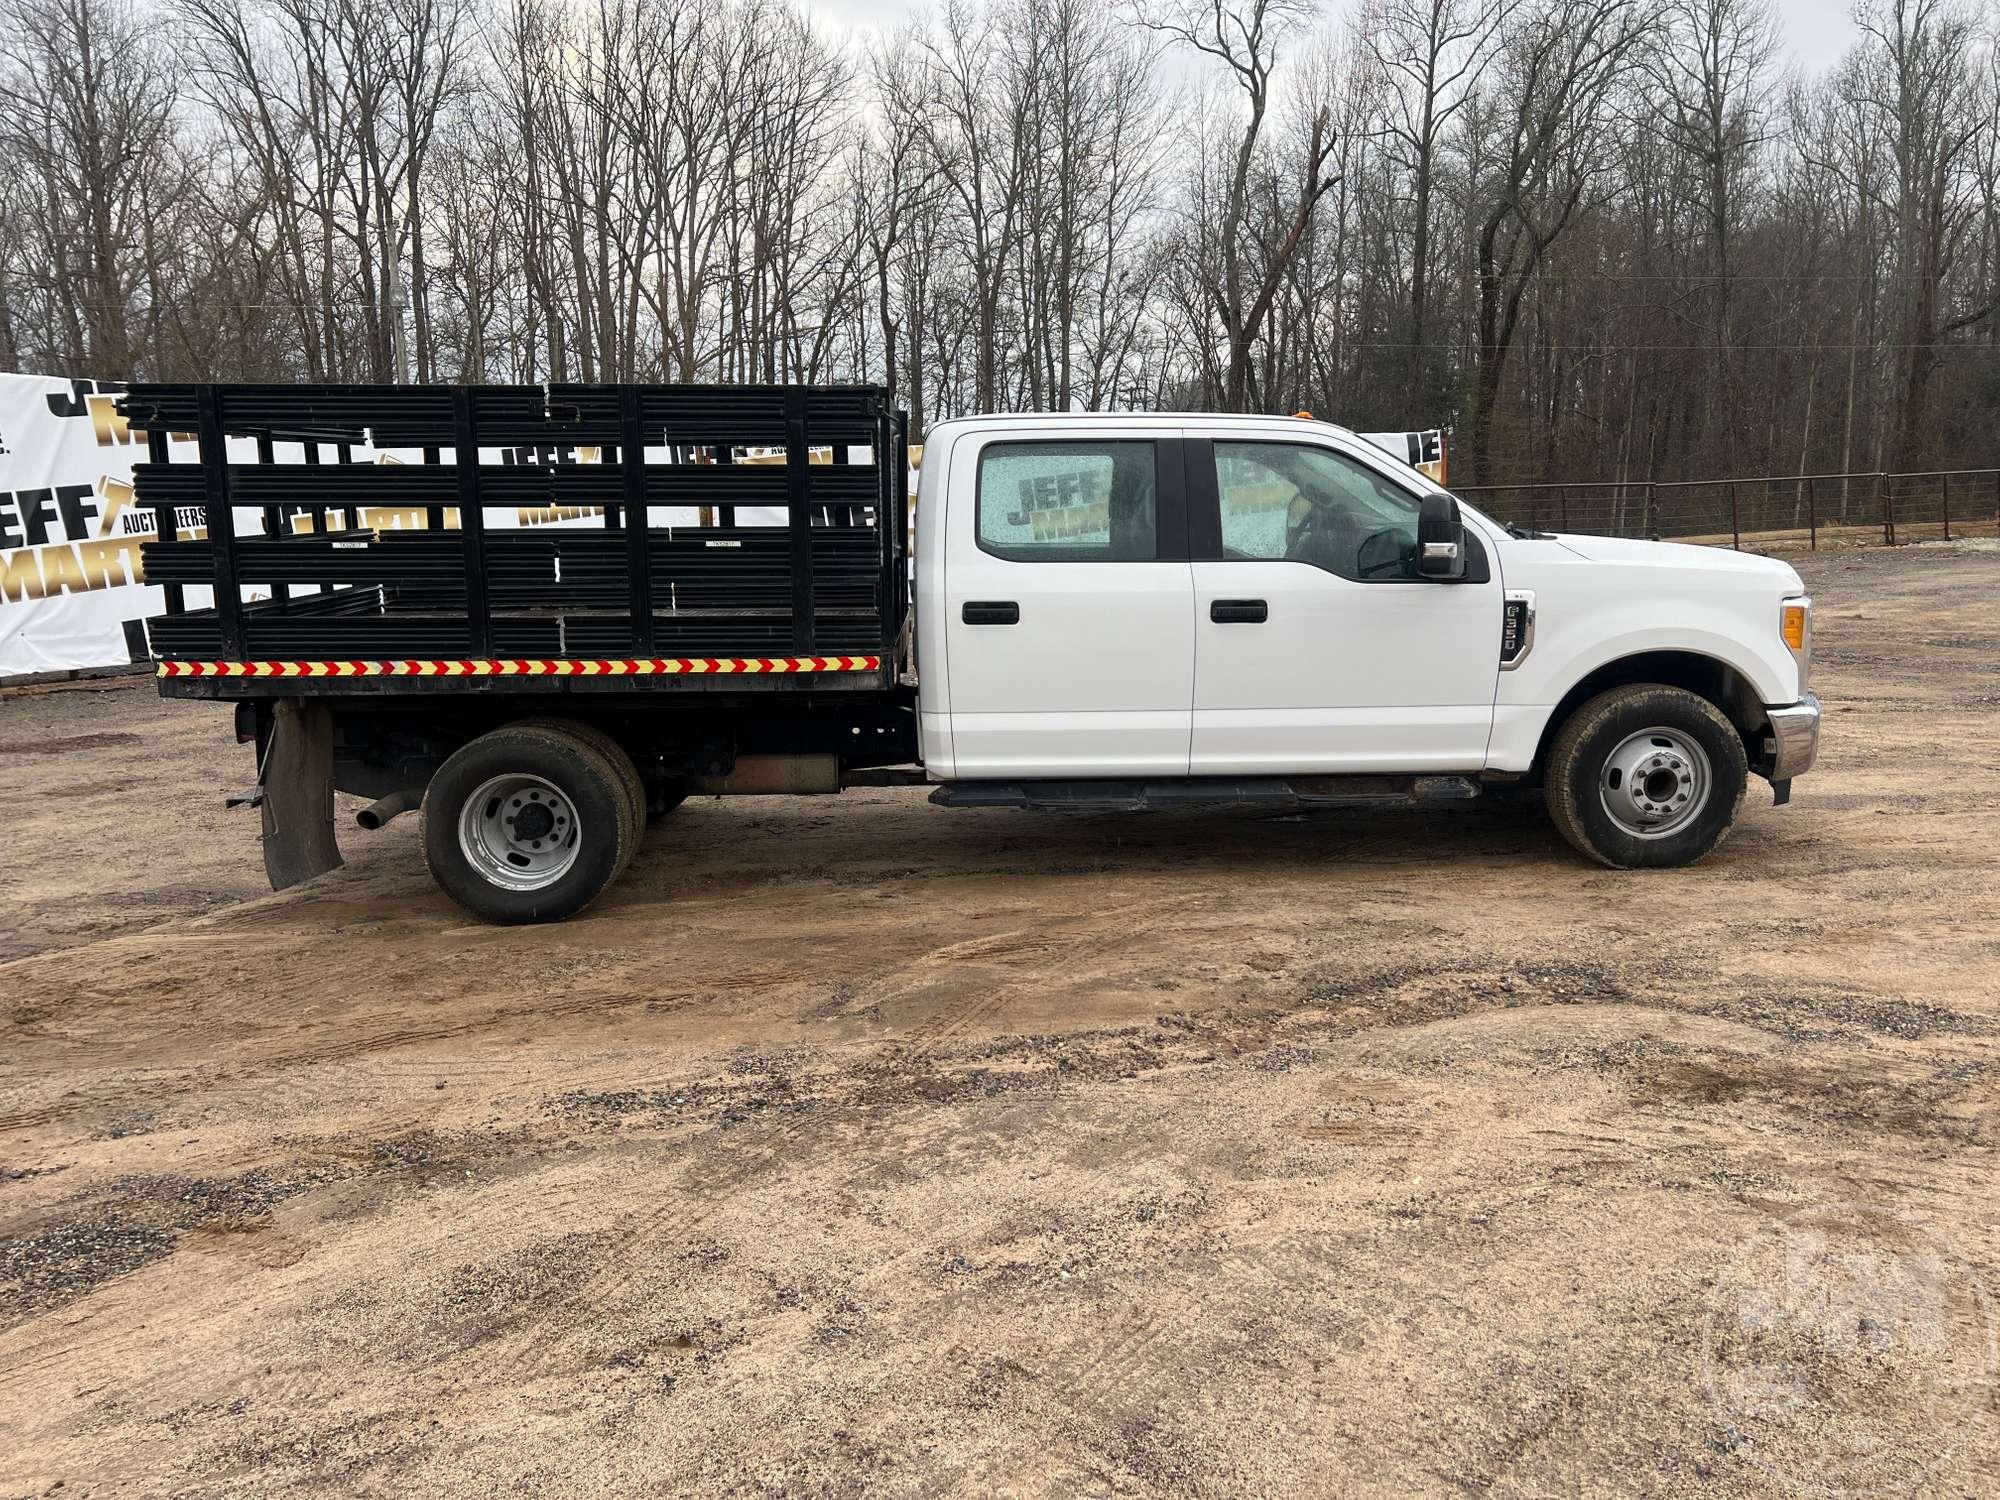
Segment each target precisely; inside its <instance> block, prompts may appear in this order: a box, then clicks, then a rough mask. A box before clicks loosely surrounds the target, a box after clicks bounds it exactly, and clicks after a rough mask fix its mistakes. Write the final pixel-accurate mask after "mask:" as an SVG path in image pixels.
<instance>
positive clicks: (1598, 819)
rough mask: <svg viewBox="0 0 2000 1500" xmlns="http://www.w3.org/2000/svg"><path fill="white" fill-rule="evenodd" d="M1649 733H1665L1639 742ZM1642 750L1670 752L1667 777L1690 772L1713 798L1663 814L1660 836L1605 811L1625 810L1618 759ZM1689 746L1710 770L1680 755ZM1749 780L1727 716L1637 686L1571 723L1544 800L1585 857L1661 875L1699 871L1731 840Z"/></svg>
mask: <svg viewBox="0 0 2000 1500" xmlns="http://www.w3.org/2000/svg"><path fill="white" fill-rule="evenodd" d="M1650 730H1659V731H1664V733H1663V734H1661V735H1660V736H1659V737H1657V738H1649V739H1647V740H1645V741H1643V742H1641V737H1643V736H1647V732H1648V731H1650ZM1635 742H1639V743H1650V744H1653V745H1657V746H1660V747H1662V750H1663V752H1664V754H1665V756H1666V758H1667V759H1668V761H1669V762H1670V768H1669V769H1671V766H1672V765H1684V769H1683V770H1682V771H1681V772H1680V773H1678V774H1680V775H1681V776H1683V777H1684V778H1686V780H1685V785H1686V786H1687V788H1688V789H1689V790H1690V791H1691V792H1692V791H1695V790H1696V786H1697V782H1698V781H1700V780H1701V779H1703V778H1705V787H1706V792H1705V796H1701V797H1700V800H1698V801H1691V802H1690V804H1689V809H1688V811H1687V812H1685V813H1680V814H1676V813H1673V812H1668V813H1665V814H1663V815H1662V816H1663V819H1664V820H1663V821H1662V823H1661V824H1660V825H1659V831H1657V832H1648V833H1643V834H1642V833H1637V832H1634V831H1633V827H1632V824H1630V823H1628V822H1623V821H1621V820H1620V818H1619V817H1616V816H1614V815H1613V813H1612V812H1611V810H1610V808H1609V807H1607V805H1606V804H1607V801H1609V802H1610V803H1611V804H1612V805H1621V804H1620V802H1619V798H1618V795H1617V791H1616V790H1615V788H1616V786H1618V785H1619V784H1621V783H1620V781H1619V780H1618V779H1617V778H1614V777H1613V776H1612V775H1611V773H1612V772H1613V771H1614V770H1619V769H1620V768H1619V767H1616V766H1614V765H1613V764H1612V761H1613V757H1614V756H1622V755H1623V754H1624V747H1627V746H1630V745H1633V744H1634V743H1635ZM1688 742H1691V743H1692V744H1693V745H1694V746H1696V747H1698V748H1699V749H1700V751H1701V752H1702V756H1701V757H1689V758H1687V759H1688V760H1689V761H1693V762H1699V761H1700V760H1701V759H1702V758H1703V757H1705V761H1706V764H1705V765H1700V766H1699V767H1698V768H1697V766H1696V765H1694V764H1689V763H1685V762H1684V761H1683V759H1682V758H1681V757H1680V756H1679V755H1678V754H1677V752H1676V750H1675V747H1676V746H1677V745H1680V746H1684V745H1685V744H1686V743H1688ZM1637 753H1641V754H1643V753H1645V751H1644V750H1643V748H1642V749H1641V750H1640V751H1639V752H1637ZM1661 774H1662V777H1663V779H1664V778H1665V777H1666V776H1667V775H1668V774H1669V772H1668V771H1663V772H1662V773H1661ZM1749 781H1750V764H1749V759H1748V757H1747V756H1746V755H1745V754H1744V750H1743V737H1742V735H1740V734H1739V733H1738V732H1737V730H1736V726H1735V725H1734V724H1732V723H1730V722H1729V719H1728V718H1727V717H1726V716H1725V715H1724V714H1723V712H1722V710H1721V709H1719V708H1717V707H1716V706H1715V705H1714V704H1713V703H1710V702H1709V701H1708V700H1707V699H1706V698H1703V697H1702V696H1700V695H1699V694H1697V693H1691V692H1688V691H1687V690H1686V689H1685V688H1676V687H1667V686H1664V685H1663V684H1660V683H1633V684H1631V685H1629V686H1626V687H1617V688H1612V689H1611V690H1610V691H1609V692H1605V693H1600V694H1598V695H1597V696H1596V697H1595V698H1592V699H1591V700H1590V701H1589V702H1588V703H1585V704H1584V705H1583V706H1582V707H1580V708H1578V709H1577V710H1576V712H1575V713H1573V714H1571V715H1570V717H1569V719H1568V720H1567V721H1566V722H1565V723H1564V724H1563V726H1562V728H1561V729H1560V730H1558V731H1557V733H1556V737H1555V741H1554V743H1553V744H1551V745H1550V747H1549V756H1548V763H1547V765H1546V767H1545V768H1544V775H1543V792H1544V796H1545V798H1546V800H1547V802H1548V808H1549V817H1550V819H1551V820H1552V821H1553V822H1554V823H1555V825H1556V829H1557V831H1558V832H1560V833H1561V834H1562V836H1563V837H1564V838H1565V839H1567V840H1569V842H1570V844H1571V845H1572V846H1573V847H1574V848H1575V849H1576V850H1577V852H1579V853H1581V854H1584V855H1587V856H1588V857H1589V858H1591V859H1594V860H1596V861H1597V862H1598V863H1600V864H1605V865H1610V866H1612V867H1613V868H1614V869H1623V870H1637V869H1661V868H1670V867H1674V866H1679V865H1691V864H1693V863H1695V861H1697V860H1699V859H1701V858H1703V857H1704V856H1705V855H1707V854H1708V853H1709V852H1710V851H1711V850H1713V849H1714V848H1715V847H1716V845H1718V844H1720V843H1721V842H1722V841H1723V840H1724V839H1725V838H1727V837H1728V836H1729V830H1730V829H1731V828H1732V827H1734V826H1735V823H1736V815H1737V812H1738V810H1739V809H1740V808H1741V807H1742V805H1743V793H1744V790H1745V788H1746V787H1747V786H1748V785H1749ZM1635 785H1636V782H1635ZM1665 786H1666V790H1664V791H1663V792H1662V794H1661V795H1662V797H1663V800H1664V801H1665V802H1666V803H1669V804H1670V803H1671V802H1672V800H1673V799H1674V797H1675V795H1677V794H1676V793H1675V792H1674V790H1673V786H1672V783H1671V782H1670V781H1668V782H1665Z"/></svg>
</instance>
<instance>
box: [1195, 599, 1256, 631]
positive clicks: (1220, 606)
mask: <svg viewBox="0 0 2000 1500" xmlns="http://www.w3.org/2000/svg"><path fill="white" fill-rule="evenodd" d="M1208 617H1209V619H1211V620H1213V621H1215V623H1216V624H1218V625H1262V624H1263V623H1264V622H1265V621H1266V620H1268V619H1270V618H1271V606H1270V605H1269V604H1267V603H1266V602H1265V601H1264V600H1262V599H1215V600H1212V601H1210V603H1209V606H1208Z"/></svg>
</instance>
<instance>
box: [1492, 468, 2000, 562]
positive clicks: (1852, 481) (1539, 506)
mask: <svg viewBox="0 0 2000 1500" xmlns="http://www.w3.org/2000/svg"><path fill="white" fill-rule="evenodd" d="M1456 489H1457V493H1458V494H1460V495H1461V496H1463V497H1464V498H1465V499H1467V500H1470V501H1472V502H1473V503H1474V504H1476V505H1477V506H1479V508H1480V509H1481V510H1483V511H1485V512H1487V513H1488V514H1489V515H1491V516H1492V517H1493V518H1494V519H1495V520H1497V521H1514V522H1518V523H1520V524H1522V525H1524V526H1532V527H1535V528H1537V529H1539V530H1543V531H1569V532H1579V533H1588V534H1592V535H1597V536H1625V537H1652V538H1655V539H1658V540H1682V541H1704V542H1714V543H1718V544H1721V543H1727V544H1729V545H1731V546H1734V547H1737V548H1741V547H1742V545H1743V539H1744V538H1745V537H1746V536H1747V537H1755V538H1757V539H1758V540H1760V541H1771V540H1777V539H1796V540H1799V541H1803V542H1805V543H1806V545H1807V546H1809V547H1812V548H1814V549H1817V548H1818V546H1819V543H1820V538H1821V537H1822V536H1823V535H1824V536H1827V537H1828V538H1829V539H1830V540H1839V541H1846V542H1852V541H1856V540H1866V541H1873V540H1874V539H1875V534H1876V533H1878V532H1879V533H1880V534H1881V540H1882V541H1884V542H1886V543H1888V544H1889V545H1891V546H1894V545H1895V544H1896V543H1898V542H1913V541H1930V540H1934V539H1941V540H1945V541H1949V540H1951V539H1952V538H1953V537H1954V536H1969V535H1978V536H2000V469H1957V470H1953V471H1951V472H1949V473H1936V474H1796V475H1786V476H1783V477H1780V478H1768V479H1699V480H1684V481H1673V482H1668V483H1653V482H1650V481H1643V480H1641V481H1632V482H1627V483H1622V484H1621V483H1617V482H1615V481H1614V482H1607V483H1599V484H1475V485H1459V486H1457V487H1456Z"/></svg>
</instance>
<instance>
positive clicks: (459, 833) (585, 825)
mask: <svg viewBox="0 0 2000 1500" xmlns="http://www.w3.org/2000/svg"><path fill="white" fill-rule="evenodd" d="M632 829H633V812H632V807H631V803H630V799H629V797H628V794H627V791H626V788H625V783H624V780H623V778H622V777H621V776H620V775H619V772H618V769H617V767H616V766H615V765H614V764H613V763H612V761H611V760H610V759H609V758H608V757H607V756H606V755H605V754H604V752H603V751H601V750H599V749H598V748H597V747H596V746H595V745H594V744H591V743H590V742H589V741H588V740H586V739H580V738H578V737H576V736H574V735H572V734H569V733H567V732H565V730H564V729H562V728H560V727H557V726H552V725H548V724H509V725H507V726H505V727H503V728H500V729H496V730H494V731H492V732H491V733H490V734H483V735H481V736H480V737H479V738H478V739H476V740H474V741H472V743H470V744H469V745H466V746H464V747H463V748H462V749H460V750H459V751H458V752H457V753H456V754H454V755H453V756H452V757H451V758H450V759H449V760H447V761H446V762H445V763H444V764H443V765H442V766H441V767H439V769H438V772H437V774H436V775H435V776H433V777H432V778H431V783H430V786H429V788H428V789H427V790H426V791H425V793H424V806H423V841H424V859H425V862H426V863H427V864H428V865H429V866H430V871H431V876H432V878H433V879H435V880H436V881H437V883H438V885H439V887H440V888H442V889H443V891H444V893H445V894H446V895H448V896H450V897H451V898H452V900H454V901H456V902H457V903H458V904H459V905H460V906H462V907H464V908H465V909H466V910H467V911H469V912H471V913H472V914H473V915H474V916H476V917H480V918H482V919H484V920H485V921H488V922H557V921H561V920H562V919H563V918H564V917H569V916H574V915H575V914H576V913H577V912H579V911H582V910H583V908H584V907H586V906H588V905H589V904H590V903H591V902H592V901H594V900H595V899H596V898H597V897H598V896H599V895H601V894H602V893H603V891H604V890H605V888H606V887H607V886H609V885H610V884H611V882H612V881H614V880H616V879H617V878H618V876H619V874H620V872H621V871H623V870H624V868H625V865H626V862H627V861H628V860H629V859H630V858H631V855H632V849H633V847H634V845H635V844H636V843H637V840H636V838H635V837H634V836H633V832H632Z"/></svg>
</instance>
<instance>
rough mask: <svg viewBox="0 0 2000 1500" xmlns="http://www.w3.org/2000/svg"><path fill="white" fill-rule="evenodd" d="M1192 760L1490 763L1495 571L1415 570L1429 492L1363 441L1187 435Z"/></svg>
mask: <svg viewBox="0 0 2000 1500" xmlns="http://www.w3.org/2000/svg"><path fill="white" fill-rule="evenodd" d="M1187 461H1188V487H1189V517H1190V522H1189V524H1190V536H1191V550H1192V552H1193V554H1194V561H1193V568H1194V581H1195V637H1196V645H1195V690H1194V734H1193V741H1192V750H1191V769H1192V771H1193V773H1194V774H1196V775H1240V774H1254V773H1265V774H1276V773H1281V772H1315V771H1317V772H1327V773H1333V772H1360V771H1382V772H1424V771H1474V770H1479V769H1481V768H1482V767H1483V766H1484V765H1485V763H1486V744H1487V740H1488V737H1489V736H1490V734H1491V732H1492V727H1493V696H1494V689H1495V685H1496V681H1497V678H1498V675H1499V661H1500V631H1501V621H1502V615H1503V604H1502V585H1501V579H1500V578H1499V576H1498V568H1497V566H1496V565H1495V563H1494V559H1493V557H1492V556H1491V549H1489V548H1488V547H1487V546H1486V545H1484V539H1483V538H1482V537H1481V535H1480V534H1479V530H1478V527H1477V526H1476V524H1474V523H1473V522H1471V521H1468V522H1467V524H1466V528H1465V530H1466V544H1467V547H1468V549H1469V557H1468V566H1467V569H1466V578H1465V580H1464V581H1462V582H1454V583H1441V582H1437V581H1435V580H1431V579H1426V578H1423V577H1422V576H1421V575H1420V574H1419V572H1418V570H1417V564H1416V547H1417V515H1418V510H1419V508H1420V506H1421V503H1422V496H1421V495H1420V494H1419V493H1418V492H1417V491H1416V490H1415V489H1413V488H1410V487H1408V486H1407V485H1406V484H1405V483H1404V482H1403V481H1401V480H1400V479H1398V478H1397V477H1396V476H1395V474H1394V471H1393V469H1392V468H1391V467H1390V466H1389V464H1388V462H1387V461H1386V460H1379V461H1377V460H1371V458H1370V457H1369V456H1368V455H1367V454H1366V453H1365V451H1364V445H1362V444H1360V443H1358V442H1357V443H1355V444H1353V445H1352V446H1348V445H1345V444H1338V443H1336V441H1335V440H1333V439H1332V438H1331V436H1330V435H1322V434H1319V433H1314V434H1313V435H1312V436H1311V437H1310V438H1301V439H1300V440H1297V441H1265V440H1261V439H1259V440H1254V441H1235V440H1223V439H1221V438H1217V439H1215V440H1213V441H1209V440H1192V439H1191V440H1190V441H1189V442H1188V443H1187Z"/></svg>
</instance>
